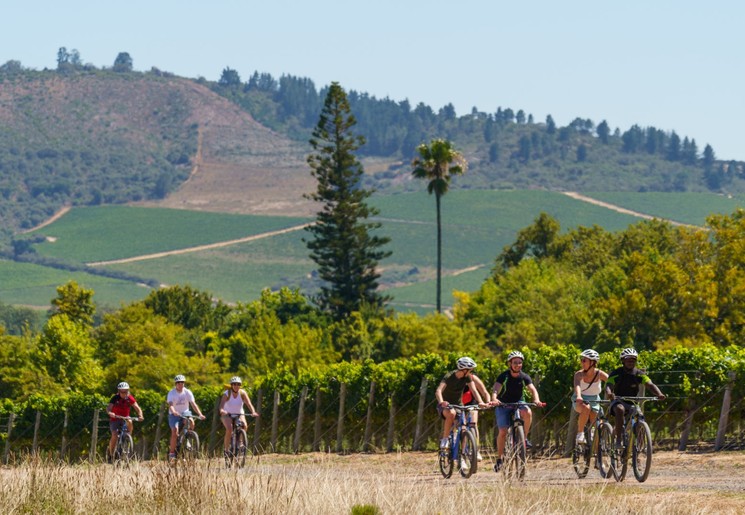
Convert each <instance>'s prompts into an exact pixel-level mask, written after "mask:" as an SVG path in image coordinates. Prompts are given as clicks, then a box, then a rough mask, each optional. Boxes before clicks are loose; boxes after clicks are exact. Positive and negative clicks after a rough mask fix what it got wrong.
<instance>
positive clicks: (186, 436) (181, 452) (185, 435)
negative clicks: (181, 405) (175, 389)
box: [176, 414, 199, 461]
mask: <svg viewBox="0 0 745 515" xmlns="http://www.w3.org/2000/svg"><path fill="white" fill-rule="evenodd" d="M180 418H181V420H180V421H179V425H178V427H179V431H178V435H177V436H176V457H177V459H183V460H184V461H193V460H195V459H196V458H197V457H198V456H199V435H197V433H196V432H195V431H194V430H192V429H189V428H190V427H192V424H193V423H194V417H193V416H192V415H191V414H188V415H187V414H183V415H181V417H180Z"/></svg>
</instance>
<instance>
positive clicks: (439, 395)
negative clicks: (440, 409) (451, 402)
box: [435, 381, 447, 406]
mask: <svg viewBox="0 0 745 515" xmlns="http://www.w3.org/2000/svg"><path fill="white" fill-rule="evenodd" d="M444 389H445V382H444V381H440V384H439V385H437V389H436V390H435V399H437V404H439V405H440V406H445V405H447V402H445V401H444V400H443V399H442V391H443V390H444Z"/></svg>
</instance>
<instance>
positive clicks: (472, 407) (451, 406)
mask: <svg viewBox="0 0 745 515" xmlns="http://www.w3.org/2000/svg"><path fill="white" fill-rule="evenodd" d="M447 407H448V409H454V410H456V411H457V410H460V411H484V410H488V409H491V408H489V407H486V408H479V406H478V405H477V404H468V405H467V406H463V405H461V404H448V405H447Z"/></svg>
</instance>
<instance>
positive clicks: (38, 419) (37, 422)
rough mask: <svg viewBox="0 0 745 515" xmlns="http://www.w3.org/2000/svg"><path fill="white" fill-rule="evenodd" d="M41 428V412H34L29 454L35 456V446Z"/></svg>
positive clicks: (37, 442)
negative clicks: (32, 435)
mask: <svg viewBox="0 0 745 515" xmlns="http://www.w3.org/2000/svg"><path fill="white" fill-rule="evenodd" d="M40 427H41V411H39V410H37V411H36V420H35V421H34V439H33V442H32V443H31V454H33V455H34V456H36V450H37V446H38V444H39V428H40Z"/></svg>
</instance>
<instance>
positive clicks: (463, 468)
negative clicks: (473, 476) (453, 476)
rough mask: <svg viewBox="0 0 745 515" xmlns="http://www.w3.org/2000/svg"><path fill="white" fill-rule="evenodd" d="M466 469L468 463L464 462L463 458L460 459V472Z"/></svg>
mask: <svg viewBox="0 0 745 515" xmlns="http://www.w3.org/2000/svg"><path fill="white" fill-rule="evenodd" d="M467 468H469V467H468V462H467V461H466V459H465V458H461V459H460V469H461V470H466V469H467Z"/></svg>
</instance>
